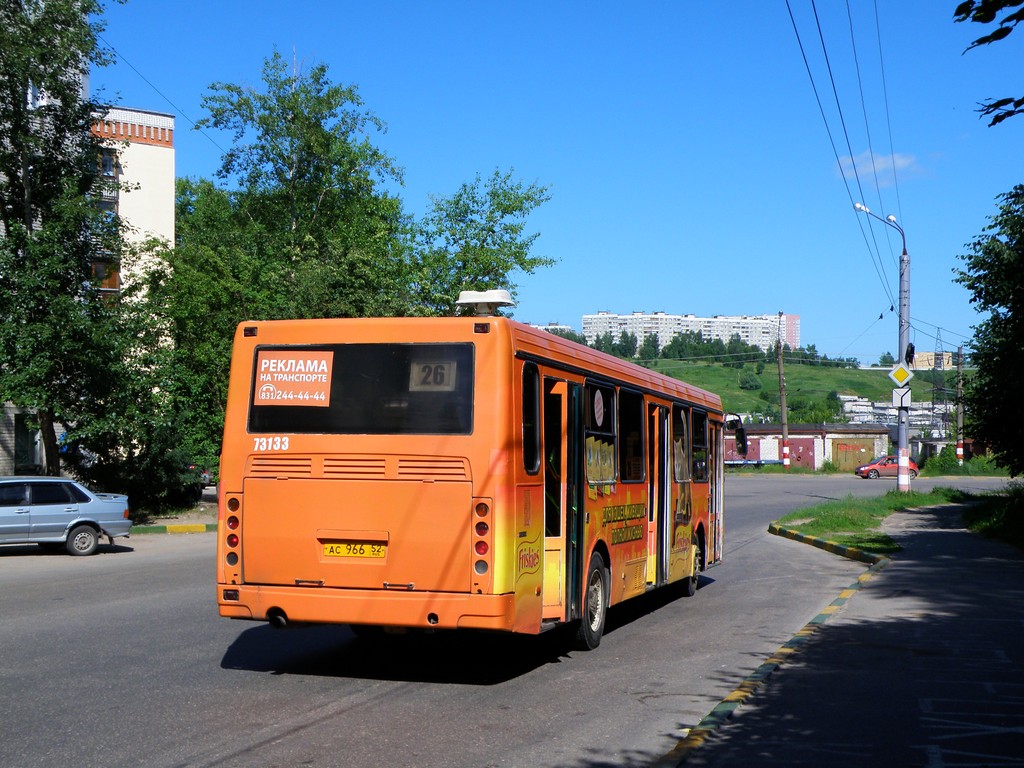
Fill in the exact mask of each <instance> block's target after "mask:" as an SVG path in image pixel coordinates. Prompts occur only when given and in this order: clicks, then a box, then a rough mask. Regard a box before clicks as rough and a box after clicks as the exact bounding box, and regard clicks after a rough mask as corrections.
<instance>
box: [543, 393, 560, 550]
mask: <svg viewBox="0 0 1024 768" xmlns="http://www.w3.org/2000/svg"><path fill="white" fill-rule="evenodd" d="M555 386H556V383H555V382H554V381H552V380H551V379H545V381H544V535H545V536H560V535H561V533H562V439H563V437H562V404H563V398H564V394H563V393H561V392H556V391H555Z"/></svg>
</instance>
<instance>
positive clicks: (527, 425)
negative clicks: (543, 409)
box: [523, 363, 540, 475]
mask: <svg viewBox="0 0 1024 768" xmlns="http://www.w3.org/2000/svg"><path fill="white" fill-rule="evenodd" d="M523 468H524V469H525V470H526V471H527V472H528V473H529V474H531V475H535V474H537V472H539V471H540V373H539V372H538V371H537V366H536V365H535V364H534V363H526V364H525V365H524V366H523Z"/></svg>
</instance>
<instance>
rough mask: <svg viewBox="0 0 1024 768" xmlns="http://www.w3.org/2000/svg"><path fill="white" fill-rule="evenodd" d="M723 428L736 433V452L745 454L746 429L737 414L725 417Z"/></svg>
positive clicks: (741, 454)
mask: <svg viewBox="0 0 1024 768" xmlns="http://www.w3.org/2000/svg"><path fill="white" fill-rule="evenodd" d="M725 428H726V429H731V430H732V431H734V432H735V433H736V453H738V454H739V455H740V456H746V455H747V430H745V429H744V428H743V419H741V418H740V417H739V416H734V417H733V418H729V419H726V422H725Z"/></svg>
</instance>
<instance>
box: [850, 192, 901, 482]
mask: <svg viewBox="0 0 1024 768" xmlns="http://www.w3.org/2000/svg"><path fill="white" fill-rule="evenodd" d="M853 207H854V208H856V209H857V210H858V211H860V212H861V213H866V214H867V215H868V216H871V217H872V218H874V219H878V220H879V221H880V222H882V223H883V224H886V225H887V226H890V227H892V228H893V229H895V230H896V231H897V232H899V233H900V239H901V240H902V241H903V253H902V254H900V319H899V323H900V327H899V362H901V363H906V364H907V365H909V364H910V361H909V360H907V347H908V346H909V344H910V254H909V253H907V236H906V234H905V233H904V232H903V227H901V226H900V225H899V224H897V223H896V217H895V216H892V215H890V216H886V217H885V218H884V219H883V218H882V217H881V216H878V215H877V214H874V213H872V212H871V211H869V210H868V209H867V207H866V206H864V205H862V204H861V203H854V205H853ZM898 414H899V416H898V419H899V423H898V427H897V433H896V449H897V453H898V454H899V456H898V457H897V460H898V462H899V466H898V474H897V475H896V488H897V489H898V490H899V491H901V492H904V493H909V492H910V435H909V432H910V405H909V404H908V403H907V402H906V400H901V402H900V406H899V409H898Z"/></svg>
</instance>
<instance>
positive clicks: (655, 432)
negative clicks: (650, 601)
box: [647, 405, 672, 585]
mask: <svg viewBox="0 0 1024 768" xmlns="http://www.w3.org/2000/svg"><path fill="white" fill-rule="evenodd" d="M647 421H648V429H647V440H648V445H647V456H648V460H649V462H650V466H649V467H648V472H647V483H648V487H647V498H648V499H649V500H650V504H649V509H648V513H647V514H648V518H647V525H648V535H647V542H648V545H647V583H648V584H654V585H658V584H664V583H665V582H666V581H667V580H668V572H669V568H668V551H669V543H670V542H671V539H672V535H671V530H670V526H671V523H672V520H671V518H670V516H669V514H668V511H669V503H668V483H669V466H668V408H665V407H664V406H660V405H648V406H647Z"/></svg>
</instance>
